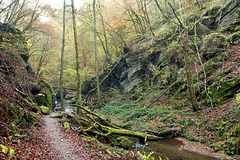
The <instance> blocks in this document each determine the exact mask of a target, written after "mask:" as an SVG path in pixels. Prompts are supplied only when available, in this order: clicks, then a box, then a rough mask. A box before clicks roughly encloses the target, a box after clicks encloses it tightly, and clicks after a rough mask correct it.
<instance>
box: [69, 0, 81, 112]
mask: <svg viewBox="0 0 240 160" xmlns="http://www.w3.org/2000/svg"><path fill="white" fill-rule="evenodd" d="M71 6H72V20H73V32H74V42H75V52H76V72H77V104H79V105H82V104H81V101H82V96H81V77H80V58H79V49H78V39H77V29H76V17H75V7H74V0H72V5H71ZM77 114H80V110H77Z"/></svg>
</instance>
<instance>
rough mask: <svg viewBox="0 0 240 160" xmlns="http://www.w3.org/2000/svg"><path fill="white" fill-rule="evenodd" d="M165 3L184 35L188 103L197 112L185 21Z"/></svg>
mask: <svg viewBox="0 0 240 160" xmlns="http://www.w3.org/2000/svg"><path fill="white" fill-rule="evenodd" d="M165 1H166V2H167V4H168V5H169V6H170V8H171V9H172V12H173V14H174V16H175V17H176V18H177V20H178V23H179V25H180V26H181V28H182V29H183V31H184V34H183V35H182V46H183V55H184V60H185V68H186V76H187V84H188V91H189V96H190V102H191V104H192V108H193V110H194V111H197V110H199V109H200V106H199V104H198V102H197V98H196V95H195V92H194V89H193V84H192V83H193V80H192V70H191V64H190V60H189V54H188V52H189V46H188V40H189V38H188V32H189V31H188V29H187V27H186V23H185V20H184V19H183V18H182V20H181V19H180V18H179V16H178V15H177V13H176V11H175V9H174V8H173V6H172V5H171V3H169V2H168V1H167V0H165Z"/></svg>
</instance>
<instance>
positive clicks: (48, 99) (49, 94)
mask: <svg viewBox="0 0 240 160" xmlns="http://www.w3.org/2000/svg"><path fill="white" fill-rule="evenodd" d="M38 86H39V87H40V88H41V91H40V93H38V94H37V95H35V96H34V101H35V102H36V103H37V104H38V105H39V106H41V105H43V106H46V107H48V108H49V109H50V110H52V109H53V108H54V107H55V99H54V96H53V91H52V87H51V85H49V84H48V83H46V82H45V81H43V80H41V81H40V82H39V83H38Z"/></svg>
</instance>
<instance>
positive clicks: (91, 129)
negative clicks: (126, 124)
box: [74, 105, 162, 141]
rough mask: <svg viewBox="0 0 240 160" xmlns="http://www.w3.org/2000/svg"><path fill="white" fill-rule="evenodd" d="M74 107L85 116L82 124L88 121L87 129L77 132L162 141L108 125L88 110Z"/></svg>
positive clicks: (144, 134) (155, 137)
mask: <svg viewBox="0 0 240 160" xmlns="http://www.w3.org/2000/svg"><path fill="white" fill-rule="evenodd" d="M74 106H76V107H79V108H80V109H82V110H84V111H85V115H82V116H85V118H84V122H86V121H88V127H87V128H85V129H82V130H80V131H79V132H83V133H87V134H89V133H92V134H94V135H99V136H109V135H121V136H130V137H136V138H139V139H142V140H145V141H147V140H159V139H162V137H158V136H155V135H150V134H146V133H139V132H135V131H131V130H127V129H122V128H119V127H117V126H115V125H113V124H111V123H109V122H108V121H107V120H105V119H104V118H102V117H101V116H100V115H98V114H96V113H94V112H92V111H89V110H88V109H85V108H83V107H81V106H78V105H74ZM94 117H96V118H94ZM81 119H83V117H81Z"/></svg>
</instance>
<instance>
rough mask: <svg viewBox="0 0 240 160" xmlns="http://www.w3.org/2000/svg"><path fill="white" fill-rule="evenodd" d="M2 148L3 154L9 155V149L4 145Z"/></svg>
mask: <svg viewBox="0 0 240 160" xmlns="http://www.w3.org/2000/svg"><path fill="white" fill-rule="evenodd" d="M1 147H2V152H3V153H4V154H7V153H8V148H7V147H6V146H4V145H1Z"/></svg>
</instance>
